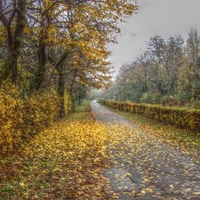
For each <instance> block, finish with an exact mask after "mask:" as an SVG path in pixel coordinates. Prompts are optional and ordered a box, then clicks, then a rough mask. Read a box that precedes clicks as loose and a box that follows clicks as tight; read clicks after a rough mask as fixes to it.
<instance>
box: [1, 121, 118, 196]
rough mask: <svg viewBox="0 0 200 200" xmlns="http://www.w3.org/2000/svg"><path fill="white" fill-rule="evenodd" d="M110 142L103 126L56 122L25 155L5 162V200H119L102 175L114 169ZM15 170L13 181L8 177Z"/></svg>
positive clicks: (2, 162)
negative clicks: (108, 167) (106, 168)
mask: <svg viewBox="0 0 200 200" xmlns="http://www.w3.org/2000/svg"><path fill="white" fill-rule="evenodd" d="M107 142H109V135H108V131H107V127H106V126H105V125H103V124H101V123H97V122H89V121H76V122H67V121H63V122H59V123H56V124H55V125H54V126H53V127H51V128H49V129H46V130H45V131H43V132H42V133H40V134H39V135H37V136H36V137H35V138H34V139H33V140H32V141H31V142H30V143H29V145H27V146H25V147H24V149H23V150H22V151H21V153H20V154H18V155H13V156H12V157H11V158H5V159H4V160H2V161H1V165H0V166H1V168H2V169H3V168H4V170H3V171H1V178H2V180H1V182H0V188H1V189H0V199H2V198H3V199H89V198H92V199H112V198H114V197H115V196H116V195H115V194H114V193H113V192H112V190H111V189H110V187H109V181H108V180H107V179H106V178H105V177H103V176H102V170H103V169H104V168H105V167H107V166H109V165H110V161H109V158H108V154H107V152H106V151H107V148H106V143H107ZM7 159H8V160H7ZM15 165H16V166H18V167H17V168H14V167H13V166H15ZM5 166H7V169H5ZM10 170H11V171H12V173H13V175H14V176H13V177H11V176H7V175H8V174H9V172H10Z"/></svg>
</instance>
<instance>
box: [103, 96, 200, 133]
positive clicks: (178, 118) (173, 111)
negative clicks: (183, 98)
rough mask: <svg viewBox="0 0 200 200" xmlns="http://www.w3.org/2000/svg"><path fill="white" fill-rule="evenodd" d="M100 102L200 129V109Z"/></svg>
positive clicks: (194, 129) (189, 127)
mask: <svg viewBox="0 0 200 200" xmlns="http://www.w3.org/2000/svg"><path fill="white" fill-rule="evenodd" d="M100 102H101V103H103V104H105V105H108V106H110V107H112V108H116V109H118V110H122V111H127V112H131V113H135V114H139V115H142V116H146V117H148V118H150V119H154V120H156V121H160V122H163V123H166V124H172V125H175V126H177V127H180V128H187V129H190V130H193V131H196V132H199V131H200V110H195V109H186V108H174V107H163V106H159V105H149V104H138V103H126V102H117V101H107V100H103V99H101V100H100Z"/></svg>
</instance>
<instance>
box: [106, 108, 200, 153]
mask: <svg viewBox="0 0 200 200" xmlns="http://www.w3.org/2000/svg"><path fill="white" fill-rule="evenodd" d="M104 106H105V105H104ZM105 107H107V108H108V109H110V110H112V111H114V112H116V113H118V114H120V115H122V116H124V117H125V118H127V119H129V120H131V121H134V124H135V125H137V127H138V128H139V129H140V130H141V131H143V132H147V133H149V135H154V136H155V137H159V139H161V140H162V141H164V142H167V143H169V144H170V145H174V146H176V147H177V148H181V149H183V150H184V151H187V152H190V153H193V154H194V155H199V153H200V137H199V133H195V132H192V131H189V130H184V129H179V128H176V127H174V126H172V125H166V124H163V123H159V122H156V121H154V120H152V119H149V118H147V117H144V116H141V115H137V114H133V113H129V112H125V111H120V110H116V109H114V108H111V107H109V106H105Z"/></svg>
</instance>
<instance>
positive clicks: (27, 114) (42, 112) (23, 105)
mask: <svg viewBox="0 0 200 200" xmlns="http://www.w3.org/2000/svg"><path fill="white" fill-rule="evenodd" d="M57 102H58V100H57V95H56V93H55V92H49V93H43V94H37V95H34V96H32V97H28V96H27V97H25V98H24V99H21V98H20V92H19V90H18V88H16V87H15V86H13V85H11V84H5V85H3V86H2V87H1V89H0V106H1V109H0V127H1V129H0V151H1V153H6V152H8V151H13V150H15V149H16V148H17V147H18V146H20V145H21V144H22V141H23V140H28V139H29V138H30V136H34V135H35V134H36V133H38V132H40V131H41V130H42V129H43V128H44V127H47V126H49V125H51V124H52V122H53V121H54V120H55V118H56V116H57V108H58V103H57Z"/></svg>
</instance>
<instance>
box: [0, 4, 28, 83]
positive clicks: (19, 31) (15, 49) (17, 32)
mask: <svg viewBox="0 0 200 200" xmlns="http://www.w3.org/2000/svg"><path fill="white" fill-rule="evenodd" d="M25 25H26V0H18V2H17V17H16V24H15V29H14V34H13V41H12V48H11V52H10V54H9V55H8V57H7V59H6V61H5V63H4V65H3V68H2V71H1V75H0V84H1V82H2V81H3V80H6V79H7V78H8V77H9V76H10V75H11V73H12V77H11V78H12V79H11V80H12V82H13V83H15V84H16V83H17V76H18V73H17V71H18V70H17V62H18V59H19V56H20V53H21V45H22V38H23V33H24V28H25Z"/></svg>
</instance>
